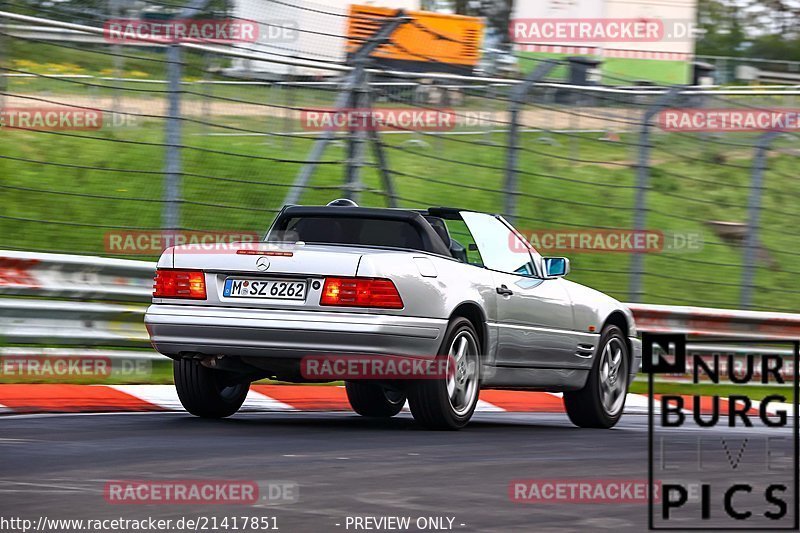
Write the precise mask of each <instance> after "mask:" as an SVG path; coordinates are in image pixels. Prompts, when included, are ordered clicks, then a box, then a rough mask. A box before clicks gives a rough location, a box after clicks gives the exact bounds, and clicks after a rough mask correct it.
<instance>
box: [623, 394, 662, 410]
mask: <svg viewBox="0 0 800 533" xmlns="http://www.w3.org/2000/svg"><path fill="white" fill-rule="evenodd" d="M647 408H648V402H647V396H645V395H644V394H633V393H630V394H628V397H627V398H626V399H625V412H626V413H629V414H634V415H646V414H647ZM653 411H654V414H659V413H660V412H661V407H660V406H659V403H658V402H657V401H656V402H653Z"/></svg>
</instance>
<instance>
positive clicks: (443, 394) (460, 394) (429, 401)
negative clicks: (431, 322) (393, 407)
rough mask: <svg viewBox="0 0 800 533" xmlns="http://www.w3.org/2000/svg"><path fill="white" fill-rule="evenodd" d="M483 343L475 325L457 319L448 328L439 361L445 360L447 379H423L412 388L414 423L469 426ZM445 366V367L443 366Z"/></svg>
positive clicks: (410, 400)
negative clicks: (481, 344)
mask: <svg viewBox="0 0 800 533" xmlns="http://www.w3.org/2000/svg"><path fill="white" fill-rule="evenodd" d="M479 347H480V343H479V342H478V335H477V334H476V333H475V328H474V327H473V326H472V323H471V322H470V321H469V320H467V319H466V318H461V317H458V318H455V319H453V320H452V321H450V324H449V325H448V326H447V333H446V334H445V338H444V343H443V344H442V347H441V349H440V350H439V353H440V355H438V356H437V359H438V360H441V359H446V360H447V363H446V368H447V370H446V377H445V378H443V379H431V380H421V381H418V382H416V383H415V384H414V385H412V386H411V387H410V390H409V394H408V406H409V407H410V408H411V414H412V415H413V416H414V420H416V421H417V423H419V424H420V425H422V426H424V427H426V428H428V429H460V428H462V427H464V426H465V425H467V422H469V419H470V418H472V413H473V412H474V411H475V406H477V405H478V392H479V389H480V368H481V361H480V348H479ZM443 366H444V365H443Z"/></svg>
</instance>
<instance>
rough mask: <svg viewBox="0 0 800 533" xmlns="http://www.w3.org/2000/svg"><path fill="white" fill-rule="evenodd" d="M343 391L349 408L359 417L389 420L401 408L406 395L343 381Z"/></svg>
mask: <svg viewBox="0 0 800 533" xmlns="http://www.w3.org/2000/svg"><path fill="white" fill-rule="evenodd" d="M344 389H345V391H347V399H348V400H349V401H350V407H352V408H353V411H355V412H356V413H358V414H360V415H361V416H369V417H376V418H391V417H393V416H394V415H396V414H397V413H399V412H400V410H401V409H402V408H403V405H405V403H406V395H405V394H404V393H403V392H400V391H393V390H389V389H386V388H384V387H381V386H380V385H376V384H374V383H364V382H361V381H345V382H344Z"/></svg>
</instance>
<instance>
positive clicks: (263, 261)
mask: <svg viewBox="0 0 800 533" xmlns="http://www.w3.org/2000/svg"><path fill="white" fill-rule="evenodd" d="M256 268H257V269H259V270H261V271H264V270H266V269H268V268H269V259H267V258H266V257H264V256H261V257H259V258H258V259H256Z"/></svg>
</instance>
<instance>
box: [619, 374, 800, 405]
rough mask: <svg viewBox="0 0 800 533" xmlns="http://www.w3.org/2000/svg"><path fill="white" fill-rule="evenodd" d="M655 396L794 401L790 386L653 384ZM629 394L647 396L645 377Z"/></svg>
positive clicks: (641, 378) (634, 384)
mask: <svg viewBox="0 0 800 533" xmlns="http://www.w3.org/2000/svg"><path fill="white" fill-rule="evenodd" d="M653 385H654V386H653V392H654V393H655V394H681V395H688V396H694V395H699V396H715V395H716V396H719V397H720V398H727V397H729V396H731V395H740V396H747V397H748V398H750V399H751V400H759V401H760V400H763V399H764V398H766V397H767V396H772V395H780V396H783V397H784V398H786V400H785V401H786V402H788V403H791V402H792V401H793V400H794V389H793V388H792V386H791V384H789V385H786V386H768V385H747V386H742V385H738V386H737V385H725V384H719V385H717V384H712V383H709V384H694V383H662V382H657V383H654V384H653ZM630 392H632V393H636V394H647V376H645V375H639V376H638V377H637V378H636V381H634V382H633V383H632V384H631V387H630Z"/></svg>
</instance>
